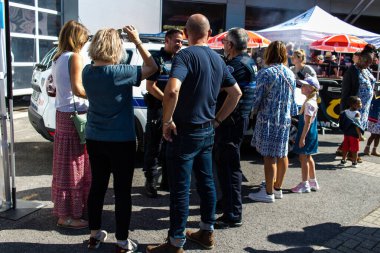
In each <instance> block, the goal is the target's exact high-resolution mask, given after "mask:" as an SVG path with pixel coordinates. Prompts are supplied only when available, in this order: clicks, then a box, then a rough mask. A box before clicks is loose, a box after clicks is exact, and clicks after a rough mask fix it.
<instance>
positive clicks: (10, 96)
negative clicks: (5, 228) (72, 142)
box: [4, 0, 17, 209]
mask: <svg viewBox="0 0 380 253" xmlns="http://www.w3.org/2000/svg"><path fill="white" fill-rule="evenodd" d="M4 18H5V52H6V53H5V55H6V59H7V100H8V103H9V104H10V105H11V106H8V115H11V113H13V112H11V110H13V85H12V84H13V76H12V52H11V31H10V20H9V0H4ZM11 103H12V104H11ZM12 155H13V154H12ZM16 202H17V201H16V186H15V184H12V203H13V204H12V208H13V209H16Z"/></svg>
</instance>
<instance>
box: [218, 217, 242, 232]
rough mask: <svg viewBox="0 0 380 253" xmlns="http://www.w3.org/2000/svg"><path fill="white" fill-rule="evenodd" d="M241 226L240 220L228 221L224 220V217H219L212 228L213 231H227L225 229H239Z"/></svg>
mask: <svg viewBox="0 0 380 253" xmlns="http://www.w3.org/2000/svg"><path fill="white" fill-rule="evenodd" d="M241 225H243V222H242V221H241V219H240V220H229V219H227V218H225V217H224V216H220V217H219V218H218V219H216V221H215V224H214V228H215V229H227V228H233V227H241Z"/></svg>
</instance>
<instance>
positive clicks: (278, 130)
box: [251, 64, 297, 157]
mask: <svg viewBox="0 0 380 253" xmlns="http://www.w3.org/2000/svg"><path fill="white" fill-rule="evenodd" d="M281 72H282V74H281ZM285 78H286V80H285ZM295 89H296V81H295V77H294V74H293V72H292V71H291V70H290V69H289V68H287V67H286V66H284V65H283V64H277V65H271V66H269V67H267V68H264V69H261V70H260V71H259V73H258V75H257V87H256V90H255V98H254V101H253V108H254V110H256V111H257V118H256V126H255V130H254V133H253V137H252V141H251V145H252V146H254V147H256V150H257V151H258V152H259V153H260V154H261V155H263V156H269V157H285V156H287V155H288V141H289V130H290V125H291V115H297V106H296V104H295V102H294V91H295ZM291 111H292V113H291Z"/></svg>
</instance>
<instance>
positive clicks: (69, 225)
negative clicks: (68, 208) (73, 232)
mask: <svg viewBox="0 0 380 253" xmlns="http://www.w3.org/2000/svg"><path fill="white" fill-rule="evenodd" d="M80 221H81V222H84V221H85V220H82V219H80ZM73 222H74V220H73V219H71V218H68V219H66V220H65V222H64V223H62V224H60V223H57V227H60V228H69V229H83V228H87V227H88V224H86V225H75V226H74V225H73Z"/></svg>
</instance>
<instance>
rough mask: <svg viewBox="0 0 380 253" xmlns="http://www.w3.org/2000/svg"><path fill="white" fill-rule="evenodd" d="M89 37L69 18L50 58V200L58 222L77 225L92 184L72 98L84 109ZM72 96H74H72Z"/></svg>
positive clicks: (65, 225)
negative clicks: (53, 94)
mask: <svg viewBox="0 0 380 253" xmlns="http://www.w3.org/2000/svg"><path fill="white" fill-rule="evenodd" d="M87 40H88V30H87V29H86V27H84V26H83V25H82V24H80V23H78V22H76V21H73V20H71V21H68V22H67V23H66V24H65V25H64V26H63V27H62V30H61V32H60V34H59V39H58V51H57V53H56V55H55V56H54V58H53V67H52V75H53V80H54V83H55V85H56V89H57V91H56V92H57V95H56V100H55V107H56V129H55V136H54V151H53V156H54V158H53V181H52V201H53V202H54V208H53V214H54V215H56V216H57V217H58V222H57V225H58V226H60V227H65V228H73V229H80V228H85V227H87V226H88V222H87V221H85V220H82V219H81V218H82V217H83V213H84V212H85V210H86V204H87V197H88V193H89V190H90V184H91V172H90V163H89V160H88V154H87V150H86V146H85V145H82V144H80V140H79V136H78V133H77V131H76V130H75V126H74V123H73V121H72V119H71V116H72V114H73V112H74V101H75V105H76V109H77V110H78V111H79V113H85V112H86V111H87V104H86V101H85V100H84V99H82V98H85V97H86V93H85V91H84V88H83V85H82V78H81V77H82V68H83V63H82V58H81V56H80V54H79V52H80V50H81V49H82V47H83V46H84V44H85V43H86V42H87ZM74 96H77V97H75V98H74Z"/></svg>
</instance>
